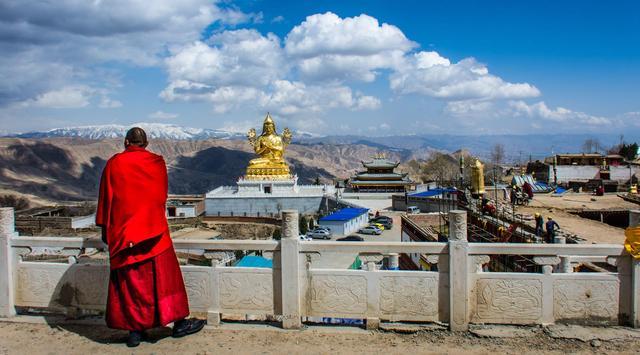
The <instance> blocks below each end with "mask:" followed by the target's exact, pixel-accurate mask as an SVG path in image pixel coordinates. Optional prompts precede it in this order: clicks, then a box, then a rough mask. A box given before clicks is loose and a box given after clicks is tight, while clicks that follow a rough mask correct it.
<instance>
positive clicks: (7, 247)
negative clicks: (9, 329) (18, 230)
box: [0, 207, 16, 318]
mask: <svg viewBox="0 0 640 355" xmlns="http://www.w3.org/2000/svg"><path fill="white" fill-rule="evenodd" d="M14 235H15V217H14V212H13V208H11V207H2V208H0V317H6V318H8V317H13V316H15V315H16V308H15V303H14V295H13V287H14V285H13V268H14V265H13V250H11V238H12V237H13V236H14Z"/></svg>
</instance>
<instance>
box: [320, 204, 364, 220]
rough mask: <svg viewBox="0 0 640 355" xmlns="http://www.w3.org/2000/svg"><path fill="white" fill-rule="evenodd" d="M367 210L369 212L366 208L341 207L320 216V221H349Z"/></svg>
mask: <svg viewBox="0 0 640 355" xmlns="http://www.w3.org/2000/svg"><path fill="white" fill-rule="evenodd" d="M367 212H369V209H368V208H351V207H348V208H343V209H341V210H338V211H335V212H333V213H332V214H330V215H327V216H324V217H322V218H320V222H325V221H326V222H328V221H349V220H352V219H354V218H356V217H360V216H362V215H363V214H365V213H367Z"/></svg>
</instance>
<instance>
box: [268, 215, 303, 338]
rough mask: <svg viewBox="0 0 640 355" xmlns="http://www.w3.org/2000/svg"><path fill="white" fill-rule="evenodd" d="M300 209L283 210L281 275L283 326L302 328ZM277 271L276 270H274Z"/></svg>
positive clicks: (286, 327)
mask: <svg viewBox="0 0 640 355" xmlns="http://www.w3.org/2000/svg"><path fill="white" fill-rule="evenodd" d="M299 234H300V233H299V231H298V211H296V210H285V211H282V234H281V235H282V238H281V240H280V266H281V269H280V273H281V275H280V277H281V283H280V284H281V287H282V288H281V290H280V291H281V293H280V294H281V295H282V327H283V328H285V329H299V328H302V321H301V318H300V314H301V312H300V262H299V257H300V244H299V243H300V237H299ZM274 271H275V270H274Z"/></svg>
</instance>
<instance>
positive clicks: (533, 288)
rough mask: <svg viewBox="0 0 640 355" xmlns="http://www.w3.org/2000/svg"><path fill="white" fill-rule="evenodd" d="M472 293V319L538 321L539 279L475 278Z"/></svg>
mask: <svg viewBox="0 0 640 355" xmlns="http://www.w3.org/2000/svg"><path fill="white" fill-rule="evenodd" d="M493 276H497V275H493ZM474 293H475V297H474V298H473V300H475V302H472V309H474V311H473V313H472V317H471V320H472V322H479V323H505V324H531V323H539V322H540V319H541V317H542V308H543V303H542V281H541V280H539V279H536V278H499V277H492V278H478V279H477V281H476V287H475V290H474Z"/></svg>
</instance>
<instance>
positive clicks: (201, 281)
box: [181, 266, 213, 312]
mask: <svg viewBox="0 0 640 355" xmlns="http://www.w3.org/2000/svg"><path fill="white" fill-rule="evenodd" d="M181 269H182V278H183V279H184V286H185V288H186V289H187V296H188V298H189V308H190V309H191V311H192V312H207V311H208V310H209V308H210V307H211V301H212V296H213V292H212V284H211V279H212V271H211V268H209V267H198V266H183V267H181Z"/></svg>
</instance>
